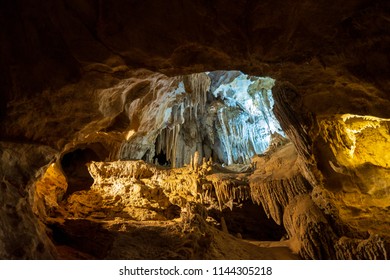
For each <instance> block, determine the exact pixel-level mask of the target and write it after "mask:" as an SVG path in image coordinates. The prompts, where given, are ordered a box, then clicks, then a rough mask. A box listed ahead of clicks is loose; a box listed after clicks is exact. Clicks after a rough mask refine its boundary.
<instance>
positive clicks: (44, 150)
mask: <svg viewBox="0 0 390 280" xmlns="http://www.w3.org/2000/svg"><path fill="white" fill-rule="evenodd" d="M55 153H56V151H54V150H53V149H51V148H49V147H47V146H41V145H32V144H15V143H8V142H0V158H1V161H0V174H1V179H0V180H1V182H0V185H1V196H0V205H1V215H0V258H1V259H26V258H27V259H52V258H56V256H57V254H56V250H55V248H54V246H53V244H52V242H51V241H50V239H49V238H48V237H47V233H46V229H45V226H44V225H43V224H42V223H41V222H40V221H39V220H38V218H37V217H36V216H35V214H34V213H33V205H34V199H35V193H34V186H33V182H34V180H36V179H38V178H39V177H40V176H41V173H40V172H42V169H44V168H42V167H43V166H45V165H46V164H48V163H49V162H50V161H51V160H53V158H54V155H55Z"/></svg>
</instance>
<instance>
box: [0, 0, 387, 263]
mask: <svg viewBox="0 0 390 280" xmlns="http://www.w3.org/2000/svg"><path fill="white" fill-rule="evenodd" d="M389 5H390V4H389V2H388V1H370V0H359V1H352V0H351V1H343V3H339V2H337V1H331V2H329V1H323V0H321V1H312V0H305V1H299V2H294V1H288V2H286V1H184V2H183V1H171V2H170V3H169V5H167V4H166V3H163V2H161V1H151V0H149V1H125V0H121V1H113V2H108V1H32V0H20V1H3V2H1V3H0V6H1V7H0V24H1V26H2V27H1V28H0V38H1V42H2V44H1V47H0V72H1V75H0V118H1V123H0V131H1V133H0V141H1V143H2V146H1V153H2V173H1V174H2V176H1V185H2V189H1V198H4V199H5V198H7V199H6V201H7V202H5V201H4V204H3V203H2V205H4V207H5V208H3V209H2V211H1V213H2V214H1V217H2V219H1V223H2V225H1V228H2V229H7V230H2V231H1V235H0V239H1V240H2V243H1V244H3V245H1V246H0V248H3V249H2V250H1V252H2V255H1V258H51V257H55V253H53V249H52V247H51V245H50V241H49V240H48V238H47V237H46V233H45V232H44V230H43V227H41V225H40V223H39V221H38V218H37V217H36V216H35V215H34V214H33V213H32V210H31V208H32V207H31V205H32V204H33V202H32V201H31V200H33V199H34V195H35V194H34V188H33V184H32V182H34V180H36V178H37V177H40V176H41V175H42V174H43V171H42V168H44V169H45V168H47V166H48V163H49V162H50V161H52V160H56V159H58V158H60V157H61V155H63V154H65V153H67V152H68V151H71V150H74V149H77V147H78V146H79V145H83V147H85V146H88V144H89V143H91V142H99V143H101V145H103V147H104V148H105V149H107V150H109V151H111V154H110V155H109V156H108V158H115V157H116V155H117V154H118V152H119V150H120V146H121V143H122V142H123V141H124V139H126V135H123V134H122V133H114V132H113V133H107V132H110V131H111V132H112V131H115V130H116V129H112V128H115V127H119V128H121V127H126V126H127V125H129V126H130V127H132V126H134V127H135V128H136V127H139V125H140V123H139V121H140V120H139V116H138V114H137V113H136V112H134V111H131V110H130V111H131V113H132V114H133V115H132V118H131V120H130V124H127V121H126V120H124V119H123V118H121V114H120V113H121V112H123V111H125V110H126V109H129V108H122V107H121V106H122V105H123V103H115V101H116V100H118V99H116V98H112V97H113V96H115V95H120V94H122V93H126V94H124V95H123V98H131V99H133V100H135V99H137V98H139V97H141V96H143V94H145V88H148V87H150V86H151V85H152V84H151V82H150V81H153V82H156V84H153V85H152V86H153V87H155V88H163V87H164V86H166V85H164V84H161V83H160V84H159V83H158V80H159V79H158V77H159V75H162V74H165V75H169V76H172V75H182V74H189V73H195V72H200V71H211V70H221V69H224V70H228V69H233V70H241V71H243V72H245V73H247V74H252V75H257V76H271V77H272V78H274V79H276V81H277V83H276V86H275V88H274V91H273V93H274V98H275V104H276V108H275V113H276V115H277V116H278V119H279V121H280V122H281V125H282V127H283V129H284V131H285V132H286V133H287V135H288V136H289V138H290V139H291V140H292V141H293V143H294V145H295V147H296V148H297V150H298V153H299V154H300V156H301V157H302V159H303V160H305V162H306V165H305V166H306V168H305V169H304V170H303V173H304V175H305V178H306V179H307V180H308V181H309V182H310V183H311V184H312V185H314V186H317V187H318V188H316V193H317V194H318V196H317V199H314V200H315V202H316V205H317V206H319V207H320V208H321V207H322V209H323V210H324V209H325V210H326V209H327V208H326V206H323V201H324V200H325V201H332V202H333V203H332V205H334V206H335V208H336V209H343V207H342V206H345V201H352V202H356V201H360V200H361V198H362V197H363V198H364V201H363V202H362V203H360V202H359V203H360V204H359V205H358V206H359V207H356V204H355V206H354V207H355V208H358V210H359V209H360V210H359V211H363V212H364V211H366V210H367V207H368V206H371V205H372V204H375V205H378V201H380V202H381V203H383V206H382V207H383V209H386V207H387V202H386V201H387V197H388V194H387V193H388V191H386V188H387V184H386V182H387V181H386V180H385V181H384V182H385V183H381V186H382V187H380V188H379V189H372V188H371V187H369V188H367V189H368V190H373V192H372V193H371V194H370V193H369V192H367V190H364V187H363V191H365V192H363V196H362V195H361V193H362V192H361V189H362V187H360V189H359V190H354V189H352V190H351V189H350V188H349V189H348V190H347V191H348V192H341V193H339V192H336V191H340V190H343V188H342V187H337V186H334V184H333V183H332V180H333V182H337V183H339V184H341V185H343V184H342V182H348V181H350V180H351V178H354V177H356V175H355V174H350V169H351V168H353V167H351V166H348V165H347V166H346V164H345V161H343V160H342V159H340V158H337V155H335V154H334V150H332V149H331V146H332V145H333V146H336V147H339V143H335V141H333V140H332V139H334V138H333V137H331V136H329V134H327V133H325V132H326V131H327V130H329V128H330V130H334V131H337V130H338V129H343V127H341V128H340V126H337V122H339V121H340V118H339V117H337V116H341V115H343V114H354V115H358V116H374V117H377V118H382V119H388V118H390V116H389V115H390V113H389V110H388V108H389V105H390V98H389V95H388V94H387V89H388V88H389V86H390V82H389V79H388V77H389V75H388V74H389V56H388V49H389V42H390V37H389V32H388V30H389V22H388V18H389V10H390V7H389ZM145 69H148V70H145ZM157 72H158V73H157ZM161 73H162V74H161ZM126 79H133V80H131V82H128V81H126ZM141 80H148V81H147V82H141ZM141 105H142V104H141ZM130 109H131V108H130ZM336 117H337V118H336ZM326 121H328V122H326ZM384 122H387V120H385V121H384ZM384 127H385V130H384V131H383V133H382V134H383V135H384V137H385V138H386V137H388V134H389V132H388V125H387V131H386V126H384ZM119 130H120V129H119ZM374 134H375V133H374ZM369 137H374V138H375V137H377V136H375V135H374V136H369ZM386 141H387V140H386ZM385 147H387V146H386V145H385ZM42 149H43V150H42ZM30 154H31V155H33V156H32V159H31V160H30V161H28V160H25V159H24V157H23V156H20V155H25V156H27V155H30ZM35 155H42V157H43V158H44V160H41V157H40V156H39V160H38V159H36V158H35ZM381 156H382V155H378V157H381ZM329 161H332V163H333V166H334V167H336V170H335V168H333V167H332V166H331V165H330V163H329ZM362 164H364V162H363V163H362ZM45 166H46V167H45ZM340 168H341V169H340ZM337 170H338V171H337ZM340 170H342V171H343V172H339V171H340ZM367 170H368V171H364V172H360V173H359V174H363V175H361V176H372V174H374V175H375V176H374V177H378V174H385V177H386V176H388V169H387V166H385V167H383V166H380V168H378V164H374V166H371V165H370V166H369V168H368V169H367ZM378 170H380V171H378ZM348 172H349V173H348ZM365 172H368V173H365ZM378 172H379V173H378ZM345 173H347V174H345ZM367 174H368V175H367ZM382 177H384V176H382ZM11 179H12V180H11ZM340 182H341V183H340ZM374 183H375V182H366V183H365V184H366V185H368V186H372V184H374ZM343 191H345V190H343ZM334 192H336V194H334ZM372 194H374V197H372ZM382 198H385V201H384V200H383V199H382ZM381 199H382V200H381ZM6 205H8V206H6ZM23 207H24V208H23ZM337 207H339V208H337ZM23 209H24V210H23ZM370 209H372V208H370ZM383 209H382V210H383ZM30 210H31V211H30ZM328 210H329V209H328ZM358 210H356V211H358ZM350 211H352V210H350ZM373 212H374V213H373V216H374V217H375V218H378V217H379V220H381V219H382V220H383V217H382V216H381V215H383V211H382V212H381V208H377V209H376V210H375V209H374V210H373ZM7 213H8V214H7ZM331 214H332V215H331V216H332V219H333V220H336V221H339V222H340V220H341V221H342V217H343V215H344V217H345V216H348V212H342V213H341V214H340V213H339V212H338V211H335V212H332V213H331ZM16 217H19V218H16ZM340 217H341V218H340ZM384 222H385V223H384V224H385V225H387V222H388V221H387V220H386V219H385V220H384ZM358 225H359V224H358ZM20 228H22V229H23V230H20ZM385 230H386V227H384V228H382V229H380V231H381V232H383V231H385ZM15 234H17V235H23V236H15ZM20 239H23V240H26V241H25V243H26V244H25V245H24V246H23V250H22V249H20V250H19V249H17V248H18V246H17V245H15V242H14V241H13V240H20ZM352 243H353V242H352ZM10 244H11V245H10ZM37 244H43V245H39V248H40V249H39V250H36V249H35V246H38V245H37ZM6 246H11V247H12V248H8V247H7V248H6ZM34 252H38V253H34Z"/></svg>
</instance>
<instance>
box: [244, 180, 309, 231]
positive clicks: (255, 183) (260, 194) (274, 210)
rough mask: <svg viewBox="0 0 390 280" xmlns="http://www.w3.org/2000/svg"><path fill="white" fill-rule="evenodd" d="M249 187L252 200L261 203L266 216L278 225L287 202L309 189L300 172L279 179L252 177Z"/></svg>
mask: <svg viewBox="0 0 390 280" xmlns="http://www.w3.org/2000/svg"><path fill="white" fill-rule="evenodd" d="M250 187H251V197H252V200H253V202H254V203H257V204H259V205H260V204H261V205H262V206H263V208H264V211H265V213H266V214H267V216H268V217H272V218H273V219H274V221H275V222H276V223H277V224H278V225H280V224H281V223H282V221H283V213H284V209H285V207H286V206H287V205H288V204H289V202H290V201H291V200H292V199H293V198H294V197H295V196H298V195H301V194H305V193H307V192H308V191H309V190H310V185H309V184H308V182H307V181H306V179H305V178H304V177H303V176H302V175H301V174H297V175H295V176H293V177H291V178H285V179H280V180H255V179H252V180H251V181H250Z"/></svg>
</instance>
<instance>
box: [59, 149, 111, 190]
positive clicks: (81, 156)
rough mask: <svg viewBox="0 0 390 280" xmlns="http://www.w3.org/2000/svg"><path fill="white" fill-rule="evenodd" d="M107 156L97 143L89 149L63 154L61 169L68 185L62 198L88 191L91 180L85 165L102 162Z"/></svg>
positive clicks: (105, 151)
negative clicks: (77, 192)
mask: <svg viewBox="0 0 390 280" xmlns="http://www.w3.org/2000/svg"><path fill="white" fill-rule="evenodd" d="M107 155H108V152H107V150H106V149H105V148H103V146H102V145H100V144H99V143H93V144H91V145H90V147H80V148H77V149H75V150H73V151H70V152H68V153H66V154H64V155H63V156H62V158H61V167H62V170H63V172H64V175H65V177H66V180H67V183H68V188H67V190H66V193H65V196H64V197H65V198H66V197H67V196H69V195H70V194H72V193H74V192H76V191H81V190H88V189H89V188H90V187H91V185H92V184H93V178H92V177H91V175H90V174H89V172H88V168H87V163H89V162H91V161H102V160H104V159H105V156H107Z"/></svg>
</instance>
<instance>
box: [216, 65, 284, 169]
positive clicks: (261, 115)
mask: <svg viewBox="0 0 390 280" xmlns="http://www.w3.org/2000/svg"><path fill="white" fill-rule="evenodd" d="M211 74H212V72H211ZM209 75H210V74H209ZM274 84H275V80H274V79H272V78H269V77H254V76H248V75H245V74H243V73H240V75H238V76H237V77H236V78H235V79H234V80H232V81H231V82H229V83H222V84H221V85H219V86H218V87H217V88H216V89H215V90H214V91H213V92H212V94H213V95H214V97H216V98H218V97H219V98H221V99H222V100H223V102H224V103H225V105H226V107H222V108H220V109H219V112H218V120H219V124H220V127H219V128H220V129H217V132H218V134H219V138H220V139H221V140H222V143H223V145H224V146H225V149H226V153H227V163H228V164H229V165H230V164H233V163H237V162H239V163H241V162H242V163H247V162H248V161H249V160H250V158H251V157H252V156H254V155H255V154H261V153H263V152H264V151H265V150H266V149H267V148H268V147H269V145H270V141H271V135H272V134H273V133H275V132H277V133H279V134H281V135H282V136H284V137H285V134H284V132H283V130H282V129H281V127H280V124H279V122H278V120H277V119H276V117H275V115H274V114H273V111H272V109H273V105H274V99H273V97H272V87H273V86H274ZM237 108H238V110H237ZM225 112H226V116H224V113H225Z"/></svg>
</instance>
